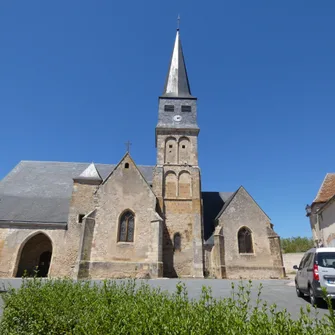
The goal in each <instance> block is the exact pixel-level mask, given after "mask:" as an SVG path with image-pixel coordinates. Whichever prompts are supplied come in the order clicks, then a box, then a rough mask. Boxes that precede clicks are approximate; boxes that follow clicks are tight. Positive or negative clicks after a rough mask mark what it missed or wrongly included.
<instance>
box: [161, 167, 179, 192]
mask: <svg viewBox="0 0 335 335" xmlns="http://www.w3.org/2000/svg"><path fill="white" fill-rule="evenodd" d="M177 188H178V179H177V176H176V174H175V173H174V172H173V171H168V172H167V173H166V175H165V191H164V193H165V197H167V198H175V197H176V196H177Z"/></svg>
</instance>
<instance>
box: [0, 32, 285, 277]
mask: <svg viewBox="0 0 335 335" xmlns="http://www.w3.org/2000/svg"><path fill="white" fill-rule="evenodd" d="M198 135H199V126H198V124H197V98H196V97H195V96H193V95H192V94H191V90H190V84H189V80H188V76H187V72H186V66H185V61H184V55H183V50H182V46H181V41H180V37H179V30H177V34H176V39H175V43H174V48H173V52H172V57H171V62H170V66H169V69H168V74H167V78H166V83H165V87H164V91H163V94H162V95H161V96H160V97H159V105H158V123H157V125H156V136H155V142H156V148H157V161H156V165H155V166H141V165H136V163H135V162H134V161H133V159H132V158H131V155H130V154H129V152H127V153H126V154H125V155H124V157H122V159H121V160H120V161H119V163H118V164H116V165H113V164H94V163H92V164H85V163H66V162H40V161H21V162H20V163H19V164H18V165H17V166H16V167H15V168H14V169H13V170H12V171H11V172H10V173H9V174H8V175H7V176H6V177H5V178H4V179H3V180H2V181H1V182H0V277H20V276H22V275H23V274H24V273H25V274H27V275H33V274H34V273H37V274H38V275H39V276H49V277H70V278H97V279H99V278H100V279H101V278H125V277H137V278H157V277H194V278H202V277H204V276H211V277H215V278H251V279H252V278H280V277H283V276H284V275H285V270H284V267H283V261H282V255H281V248H280V239H279V236H278V235H277V234H276V233H275V232H274V230H273V225H272V223H271V221H270V218H269V217H268V216H267V214H266V213H265V212H264V211H263V210H262V209H261V207H260V206H259V205H258V204H257V203H256V201H255V200H254V199H253V198H252V197H251V195H250V194H249V193H248V192H247V191H246V189H245V188H244V187H242V186H241V187H240V188H239V189H238V190H236V191H235V192H203V191H202V190H201V174H200V168H199V165H198ZM36 271H37V272H36Z"/></svg>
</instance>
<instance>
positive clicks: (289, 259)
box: [283, 252, 304, 274]
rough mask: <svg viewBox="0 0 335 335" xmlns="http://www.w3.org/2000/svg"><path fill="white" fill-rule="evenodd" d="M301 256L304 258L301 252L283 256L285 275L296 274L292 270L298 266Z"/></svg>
mask: <svg viewBox="0 0 335 335" xmlns="http://www.w3.org/2000/svg"><path fill="white" fill-rule="evenodd" d="M303 256H304V253H303V252H296V253H289V254H283V261H284V266H285V270H286V273H287V274H292V273H295V272H296V270H294V269H293V266H294V265H298V266H299V264H300V261H301V259H302V257H303Z"/></svg>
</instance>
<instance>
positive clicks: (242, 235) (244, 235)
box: [237, 227, 254, 254]
mask: <svg viewBox="0 0 335 335" xmlns="http://www.w3.org/2000/svg"><path fill="white" fill-rule="evenodd" d="M237 238H238V252H239V253H240V254H252V253H253V252H254V250H253V247H252V234H251V230H250V229H248V228H247V227H243V228H241V229H240V230H239V231H238V234H237Z"/></svg>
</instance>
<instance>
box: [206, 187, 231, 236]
mask: <svg viewBox="0 0 335 335" xmlns="http://www.w3.org/2000/svg"><path fill="white" fill-rule="evenodd" d="M233 194H234V193H232V192H202V200H203V216H204V217H203V220H204V240H205V241H206V240H207V239H209V238H210V236H211V235H212V234H213V232H214V229H215V226H214V223H215V219H216V217H217V216H218V214H219V213H220V211H221V210H222V208H223V207H224V205H225V204H226V202H227V201H228V200H229V199H230V198H231V197H232V195H233Z"/></svg>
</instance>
